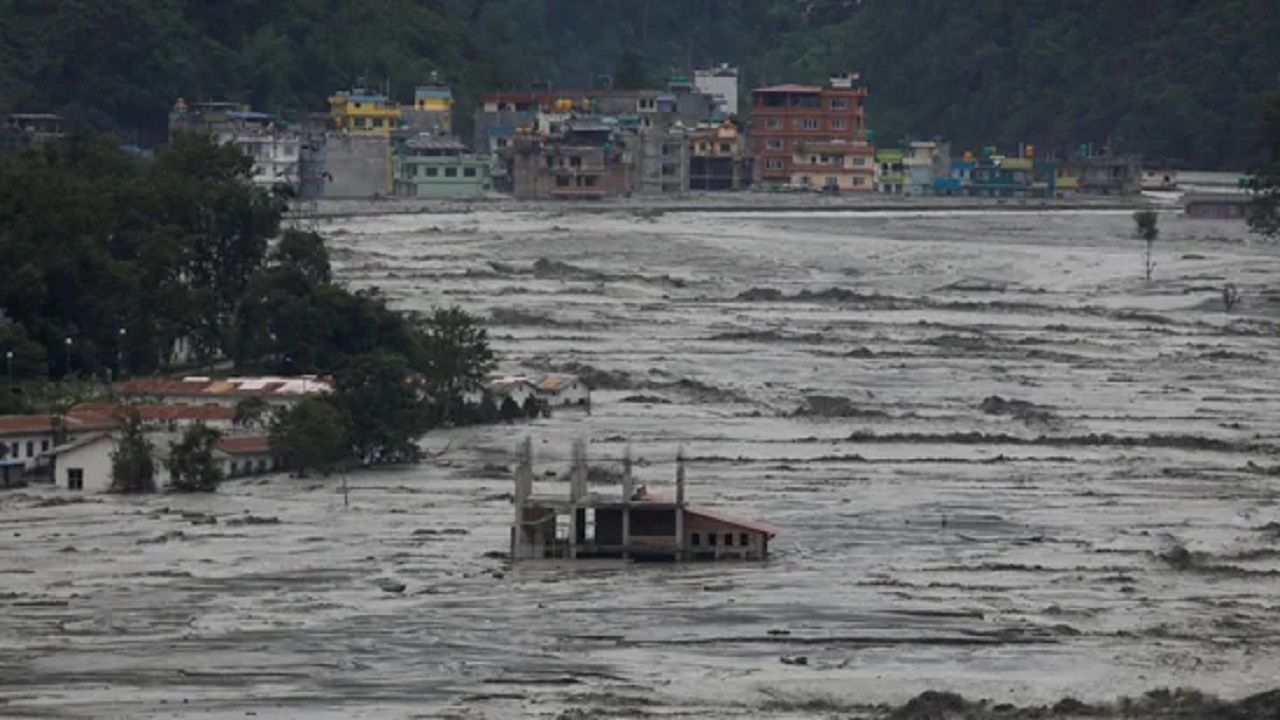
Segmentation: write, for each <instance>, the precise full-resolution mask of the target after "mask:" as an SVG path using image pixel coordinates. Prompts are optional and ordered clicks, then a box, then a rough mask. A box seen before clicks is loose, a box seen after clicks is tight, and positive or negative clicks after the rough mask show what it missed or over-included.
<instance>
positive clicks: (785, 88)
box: [751, 83, 822, 93]
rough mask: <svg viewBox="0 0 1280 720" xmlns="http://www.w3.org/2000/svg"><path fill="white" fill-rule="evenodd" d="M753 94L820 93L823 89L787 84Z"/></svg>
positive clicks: (765, 88)
mask: <svg viewBox="0 0 1280 720" xmlns="http://www.w3.org/2000/svg"><path fill="white" fill-rule="evenodd" d="M751 92H753V93H820V92H822V88H820V87H818V86H817V85H797V84H795V83H787V84H786V85H771V86H769V87H762V88H756V89H755V90H752V91H751Z"/></svg>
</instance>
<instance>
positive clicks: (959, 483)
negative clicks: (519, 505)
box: [0, 211, 1280, 718]
mask: <svg viewBox="0 0 1280 720" xmlns="http://www.w3.org/2000/svg"><path fill="white" fill-rule="evenodd" d="M1132 227H1133V222H1132V220H1131V219H1130V217H1129V213H1128V212H1125V211H1115V212H1112V211H1088V212H1070V213H1054V214H1043V213H1040V214H1037V213H1015V212H1007V211H1006V212H1001V213H982V212H967V213H919V212H893V213H857V214H852V213H837V212H832V213H825V214H824V213H809V214H799V213H780V214H776V215H770V214H765V213H750V214H746V213H742V214H733V213H716V214H706V213H701V214H700V213H673V212H667V213H659V212H643V211H641V212H632V211H619V212H616V213H592V214H589V215H578V214H575V213H573V212H554V213H551V212H543V211H536V212H527V213H502V214H500V213H497V212H490V211H475V212H467V213H459V214H440V213H437V214H432V215H417V216H395V217H383V218H360V219H348V220H342V221H336V222H334V223H332V224H329V225H326V226H325V227H324V230H325V231H326V232H328V233H330V235H331V238H332V244H333V247H334V255H335V262H336V266H337V269H338V271H339V274H340V275H342V276H343V277H345V278H346V279H348V280H349V281H351V282H352V283H354V284H355V285H357V286H361V287H369V286H377V287H380V288H381V289H382V290H383V291H384V292H385V293H386V294H387V295H388V296H390V297H391V298H392V299H393V300H394V302H395V303H397V304H398V305H400V306H402V307H405V308H412V309H428V308H430V307H432V306H435V305H440V304H458V305H461V306H462V307H464V308H466V309H467V310H470V311H472V312H476V313H479V314H482V315H485V316H487V317H489V318H491V319H492V321H491V333H492V336H493V340H494V345H495V347H496V349H497V350H498V351H499V352H500V353H501V356H502V358H503V368H504V369H509V370H513V371H517V370H530V371H540V370H567V371H573V372H579V373H581V374H583V375H584V376H585V377H587V378H588V379H589V380H591V381H592V382H593V383H594V384H595V386H596V387H597V390H596V392H595V394H594V403H593V407H592V412H591V414H590V415H589V416H588V415H586V414H585V413H581V412H560V413H558V414H556V415H555V416H554V417H552V418H550V419H547V420H539V421H537V422H536V423H534V424H532V425H528V426H518V427H496V428H484V429H468V430H459V431H450V432H441V433H437V434H434V435H432V436H429V437H428V438H427V439H426V440H425V444H426V445H427V446H428V448H429V449H430V450H431V451H432V452H433V453H439V454H438V456H437V457H435V459H433V460H432V461H431V462H428V463H426V464H424V465H422V466H418V467H413V468H403V469H389V470H380V471H375V472H369V473H361V474H353V475H351V476H350V477H349V478H348V482H349V485H350V507H349V508H344V504H343V498H342V494H341V492H340V491H339V489H340V487H341V482H342V481H341V479H340V478H333V479H329V480H290V479H288V478H283V477H275V478H266V479H254V480H249V481H237V482H233V483H230V484H229V485H227V486H225V487H224V488H223V489H222V490H221V491H220V492H219V493H218V494H217V495H216V496H212V497H207V498H187V497H156V498H151V499H145V500H136V499H119V498H86V499H85V501H84V502H76V503H71V504H59V503H57V502H56V501H57V499H58V497H59V496H58V495H57V494H56V493H54V492H52V491H49V490H41V489H37V490H25V491H20V492H11V493H6V494H3V495H0V581H2V582H3V586H0V618H2V619H0V716H4V717H10V716H12V717H27V716H50V717H62V716H66V717H95V718H98V717H129V718H142V717H174V716H182V717H209V718H213V717H219V718H221V717H226V718H231V717H236V718H240V717H245V716H246V714H248V713H256V717H279V718H286V717H306V718H375V717H376V718H383V717H393V718H399V717H493V718H519V717H564V718H579V717H581V718H586V717H668V716H672V717H675V716H679V717H698V718H720V717H743V718H808V717H845V716H856V717H888V716H895V717H918V718H926V717H940V716H942V715H941V714H940V713H946V712H950V713H951V714H952V715H955V716H961V715H965V714H968V715H969V716H974V717H1041V716H1044V717H1048V716H1053V717H1076V716H1085V715H1089V714H1091V713H1095V712H1097V713H1104V714H1109V715H1112V716H1119V715H1125V716H1130V715H1132V716H1141V717H1147V716H1150V717H1155V716H1161V715H1162V714H1166V715H1167V714H1169V713H1170V712H1173V711H1174V710H1185V711H1187V712H1188V713H1190V714H1189V716H1204V717H1233V716H1234V717H1274V715H1267V714H1266V713H1268V712H1274V708H1275V707H1276V706H1277V703H1276V702H1275V701H1276V699H1277V698H1276V697H1275V696H1266V697H1263V698H1261V699H1258V698H1255V699H1253V700H1251V701H1248V702H1245V703H1242V704H1240V705H1238V706H1227V705H1220V704H1215V703H1214V701H1212V700H1209V699H1206V698H1204V697H1201V696H1199V695H1197V694H1196V692H1202V693H1206V694H1212V695H1215V696H1220V697H1222V698H1225V699H1227V700H1230V701H1236V700H1240V699H1242V698H1246V697H1248V696H1250V695H1254V694H1256V693H1260V692H1265V691H1269V690H1272V689H1273V688H1276V687H1277V686H1278V685H1280V680H1278V678H1280V507H1278V506H1277V504H1276V498H1277V490H1278V488H1280V454H1278V452H1277V450H1278V449H1280V437H1278V435H1280V425H1278V423H1277V417H1280V412H1278V411H1280V382H1278V381H1277V379H1276V378H1277V376H1276V372H1275V367H1276V364H1277V362H1278V361H1280V344H1278V343H1277V322H1278V321H1280V295H1278V294H1276V293H1277V290H1280V287H1277V284H1276V282H1277V278H1278V277H1280V251H1278V250H1277V248H1276V247H1275V246H1273V245H1264V244H1261V243H1257V242H1256V241H1251V240H1249V239H1248V238H1247V237H1246V236H1245V234H1244V233H1243V231H1242V229H1240V228H1238V227H1235V226H1232V225H1223V224H1217V223H1208V222H1195V221H1188V220H1184V219H1181V218H1179V217H1178V216H1177V215H1175V214H1168V215H1165V216H1164V217H1163V218H1162V235H1161V240H1160V241H1159V243H1158V245H1157V249H1156V257H1155V260H1156V262H1157V266H1156V268H1155V279H1154V281H1153V282H1152V283H1151V284H1150V285H1148V284H1146V283H1145V282H1143V280H1142V258H1141V254H1140V247H1139V245H1140V244H1139V243H1138V241H1136V240H1134V239H1132ZM1226 282H1233V283H1235V284H1236V285H1237V286H1238V287H1239V289H1240V291H1241V294H1242V296H1243V300H1242V302H1241V304H1240V305H1239V306H1238V307H1236V308H1235V310H1234V311H1233V312H1231V313H1229V314H1228V313H1226V312H1224V310H1223V307H1222V303H1221V288H1222V286H1223V284H1224V283H1226ZM525 434H530V435H531V436H532V437H533V438H534V443H535V453H536V454H537V463H538V467H539V470H540V471H550V472H561V471H563V470H564V469H565V468H566V467H567V463H568V457H569V452H570V444H571V442H572V440H573V438H576V437H586V438H588V439H589V440H590V449H589V452H590V454H591V457H592V460H591V461H592V463H593V464H597V465H601V466H605V465H608V464H609V463H611V462H614V461H615V460H616V459H617V458H619V457H620V456H621V455H622V453H623V451H624V448H625V444H626V443H627V442H630V443H631V445H632V447H633V452H634V454H635V456H636V457H637V458H638V460H639V466H638V473H639V479H640V481H641V482H645V483H648V484H649V486H650V488H651V489H655V490H657V491H659V492H661V491H664V490H667V489H669V486H670V482H671V480H672V478H673V459H674V456H675V453H676V450H677V448H678V447H679V446H681V445H683V446H684V448H685V452H686V454H687V456H688V457H690V459H691V466H690V488H689V492H690V495H691V497H692V498H693V499H695V500H696V501H698V502H701V503H706V504H714V505H716V506H718V507H720V508H721V509H723V510H725V511H727V512H732V513H736V514H741V515H746V516H751V517H758V518H761V519H765V520H767V521H769V522H771V523H773V524H775V525H777V526H778V527H779V528H780V529H781V532H782V534H781V536H780V537H779V538H778V540H777V542H776V545H775V552H774V555H773V558H772V559H771V560H770V561H768V562H767V563H764V564H726V565H697V566H686V567H673V566H658V565H641V566H620V565H611V564H582V565H571V564H526V565H520V566H517V567H511V566H509V564H508V563H507V562H506V561H505V560H504V559H503V557H502V553H503V552H504V551H505V550H506V547H507V538H508V524H507V523H508V522H509V517H510V515H511V510H510V505H509V504H508V500H507V497H506V495H505V494H506V493H507V492H509V491H510V489H511V482H510V479H509V476H508V474H507V470H508V468H509V465H510V463H511V460H512V454H513V449H514V446H515V445H516V443H517V442H518V440H519V438H521V437H522V436H524V435H525ZM540 485H542V488H540V489H544V490H547V491H552V490H556V489H558V488H559V489H562V488H564V487H565V486H564V485H557V484H556V482H555V480H554V478H546V479H544V483H540ZM401 586H403V588H401ZM397 591H398V592H397ZM1165 687H1168V688H1188V689H1189V690H1188V691H1184V692H1183V693H1180V694H1160V693H1156V694H1154V695H1151V696H1148V695H1147V693H1149V692H1150V691H1153V690H1157V689H1159V688H1165ZM926 690H928V691H932V692H931V693H930V694H928V695H925V696H923V697H917V696H920V694H921V693H922V692H924V691H926ZM948 692H954V693H958V694H959V695H961V696H963V699H962V698H960V697H956V696H952V695H948V694H945V693H948ZM1125 697H1129V698H1132V699H1131V700H1127V701H1126V700H1122V698H1125ZM913 698H914V700H912V699H913ZM909 701H910V702H909ZM1094 705H1096V706H1097V707H1093V706H1094ZM1231 713H1238V714H1236V715H1232V714H1231Z"/></svg>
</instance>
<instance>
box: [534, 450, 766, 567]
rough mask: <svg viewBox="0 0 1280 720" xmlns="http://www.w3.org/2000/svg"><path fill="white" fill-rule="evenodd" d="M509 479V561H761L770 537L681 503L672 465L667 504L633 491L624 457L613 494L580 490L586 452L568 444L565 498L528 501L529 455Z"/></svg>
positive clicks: (756, 525) (748, 523) (748, 524)
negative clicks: (671, 494)
mask: <svg viewBox="0 0 1280 720" xmlns="http://www.w3.org/2000/svg"><path fill="white" fill-rule="evenodd" d="M519 454H520V461H519V465H518V466H517V469H516V477H515V495H514V505H515V519H514V522H513V525H512V529H511V559H512V560H530V559H569V560H576V559H585V558H620V559H630V560H636V561H645V560H651V561H685V560H692V561H696V560H728V559H740V560H763V559H765V558H767V557H768V555H769V543H770V541H772V540H773V538H774V537H776V536H777V534H778V531H777V529H775V528H773V527H771V526H769V525H766V524H764V523H760V522H755V521H753V520H746V519H743V518H736V517H733V516H730V515H726V514H723V513H720V512H718V511H716V510H712V509H710V508H706V507H700V506H696V505H691V504H689V503H687V502H686V501H685V468H684V460H683V457H682V456H678V457H677V464H676V494H675V497H674V498H667V497H662V496H658V495H654V494H652V493H650V492H649V491H648V489H647V488H645V487H644V486H639V487H637V486H636V485H635V481H634V478H633V476H632V473H631V457H630V451H628V453H627V456H626V458H625V459H624V460H623V471H622V482H621V485H622V487H621V492H620V493H618V494H616V495H614V494H605V493H599V492H595V491H589V490H588V489H587V465H586V445H585V443H584V442H582V441H578V442H577V443H575V444H574V452H573V468H572V470H571V471H570V481H569V485H570V487H569V494H568V496H553V495H535V494H534V492H533V450H532V444H531V442H530V440H529V439H528V438H526V439H525V441H524V443H523V444H522V445H521V448H520V453H519Z"/></svg>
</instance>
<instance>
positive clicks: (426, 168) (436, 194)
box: [392, 135, 489, 199]
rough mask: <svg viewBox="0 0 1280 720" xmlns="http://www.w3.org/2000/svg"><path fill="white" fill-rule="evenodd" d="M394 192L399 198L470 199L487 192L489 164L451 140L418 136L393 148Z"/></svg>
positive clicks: (456, 140)
mask: <svg viewBox="0 0 1280 720" xmlns="http://www.w3.org/2000/svg"><path fill="white" fill-rule="evenodd" d="M392 164H393V166H394V170H393V176H394V178H395V186H394V192H395V194H396V195H398V196H400V197H426V198H442V199H455V198H470V197H480V196H482V195H484V193H485V192H486V191H487V190H488V189H489V161H488V160H487V159H485V158H480V157H477V156H475V155H472V154H471V153H469V152H467V147H466V145H463V144H462V142H461V141H459V140H458V139H457V138H453V137H439V136H431V135H419V136H416V137H411V138H408V139H406V140H403V141H400V142H398V143H397V145H396V149H395V153H394V155H393V159H392Z"/></svg>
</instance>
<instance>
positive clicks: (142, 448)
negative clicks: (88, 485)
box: [111, 410, 156, 494]
mask: <svg viewBox="0 0 1280 720" xmlns="http://www.w3.org/2000/svg"><path fill="white" fill-rule="evenodd" d="M119 435H120V436H119V440H118V441H117V443H116V447H115V449H114V450H112V452H111V491H112V492H117V493H124V494H135V493H152V492H155V491H156V464H155V459H154V458H153V457H152V452H151V443H150V442H148V441H147V435H146V432H145V431H144V430H143V427H142V416H141V415H139V414H138V411H136V410H130V411H128V412H127V413H125V415H124V417H123V419H122V422H121V424H120V429H119Z"/></svg>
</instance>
